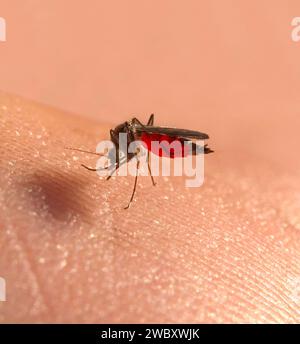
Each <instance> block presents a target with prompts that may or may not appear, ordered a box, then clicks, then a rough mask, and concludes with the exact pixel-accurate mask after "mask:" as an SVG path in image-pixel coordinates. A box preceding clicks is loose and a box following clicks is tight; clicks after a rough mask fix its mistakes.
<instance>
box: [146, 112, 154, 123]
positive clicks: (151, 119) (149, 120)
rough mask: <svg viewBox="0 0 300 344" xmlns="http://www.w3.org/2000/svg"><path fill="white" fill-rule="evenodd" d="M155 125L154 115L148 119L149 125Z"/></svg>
mask: <svg viewBox="0 0 300 344" xmlns="http://www.w3.org/2000/svg"><path fill="white" fill-rule="evenodd" d="M153 123H154V113H152V114H151V116H150V117H149V119H148V122H147V125H153Z"/></svg>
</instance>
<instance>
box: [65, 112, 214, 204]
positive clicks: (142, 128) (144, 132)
mask: <svg viewBox="0 0 300 344" xmlns="http://www.w3.org/2000/svg"><path fill="white" fill-rule="evenodd" d="M120 133H125V134H127V152H126V153H127V154H125V156H124V157H121V158H120V156H119V150H120V149H121V148H120V145H119V134H120ZM208 138H209V136H208V135H207V134H205V133H201V132H199V131H194V130H187V129H177V128H169V127H160V126H155V125H154V114H151V116H150V117H149V119H148V122H147V124H143V123H141V122H140V121H139V120H138V119H137V118H136V117H134V118H132V119H131V120H129V121H126V122H124V123H121V124H119V125H118V126H116V127H115V129H111V130H110V139H111V141H112V142H113V143H114V145H115V147H116V162H115V164H114V166H113V167H112V166H108V167H105V169H111V170H112V172H111V173H110V174H109V175H108V176H107V178H106V180H109V179H110V178H111V177H112V175H113V174H114V173H115V172H116V171H117V170H118V169H119V168H120V166H122V165H123V164H125V163H128V162H129V161H130V160H132V159H133V158H134V157H135V156H137V154H138V150H137V151H136V152H134V153H130V152H128V147H129V145H130V144H131V143H132V142H134V141H136V140H140V141H142V142H143V143H144V144H145V146H146V148H147V150H148V157H147V164H148V170H149V174H150V177H151V181H152V184H153V186H155V185H156V183H155V181H154V178H153V175H152V172H151V167H150V163H149V153H150V152H152V153H154V154H157V155H159V156H161V157H162V156H168V157H169V158H171V159H173V158H176V157H185V156H187V155H188V154H192V155H196V154H198V153H199V150H198V149H197V144H196V143H195V142H192V141H191V140H193V139H194V140H195V139H196V140H207V139H208ZM153 141H157V142H159V143H162V142H167V143H169V144H171V143H172V142H174V141H178V142H179V143H180V145H181V147H182V150H181V153H180V155H178V154H176V152H175V151H174V150H168V151H167V152H165V151H164V149H163V146H162V147H161V148H162V149H159V150H158V151H154V150H153V148H152V145H151V143H152V142H153ZM185 142H189V143H190V144H191V145H190V146H189V147H190V149H189V150H186V149H185V148H186V147H187V146H185V145H184V144H185ZM67 149H72V150H76V151H80V152H84V153H92V154H96V155H102V154H99V153H94V152H89V151H85V150H82V149H77V148H67ZM202 152H203V153H204V154H208V153H212V152H213V150H211V149H210V148H209V147H208V145H207V144H205V145H204V147H203V150H202ZM81 166H82V167H84V168H85V169H87V170H89V171H93V172H96V171H99V170H102V169H103V168H92V167H89V166H86V165H84V164H81ZM139 168H140V160H139V159H137V163H136V175H135V180H134V186H133V190H132V194H131V197H130V199H129V202H128V204H127V206H126V207H125V208H124V209H128V208H129V207H130V205H131V203H132V201H133V199H134V195H135V192H136V186H137V180H138V174H139Z"/></svg>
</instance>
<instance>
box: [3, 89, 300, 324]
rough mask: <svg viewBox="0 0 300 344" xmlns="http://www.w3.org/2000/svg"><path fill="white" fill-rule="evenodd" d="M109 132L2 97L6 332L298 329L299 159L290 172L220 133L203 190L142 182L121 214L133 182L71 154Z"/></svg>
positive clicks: (168, 181)
mask: <svg viewBox="0 0 300 344" xmlns="http://www.w3.org/2000/svg"><path fill="white" fill-rule="evenodd" d="M140 119H141V120H143V118H140ZM146 119H147V118H145V119H144V121H146ZM211 121H212V122H213V118H212V119H211ZM231 125H232V127H234V126H235V124H233V123H232V124H231ZM110 127H113V125H103V124H101V123H97V122H93V121H91V120H87V119H85V118H84V117H78V116H75V115H72V114H70V113H64V112H62V111H58V110H55V109H53V108H50V107H46V106H43V105H39V104H36V103H32V102H30V101H26V100H23V99H21V98H19V97H15V96H10V95H7V94H1V96H0V128H1V138H0V156H1V159H0V168H1V175H0V224H1V227H0V271H1V275H2V277H5V279H6V283H7V301H6V302H1V303H0V320H1V322H101V323H102V322H126V323H129V322H162V323H166V322H209V323H210V322H276V323H277V322H299V321H300V314H299V301H300V293H299V291H300V278H299V277H300V253H299V252H300V232H299V231H300V215H299V214H300V211H299V210H300V198H299V191H300V186H299V176H297V175H296V174H295V173H294V168H293V166H294V165H296V164H297V163H298V162H297V161H295V160H293V161H292V159H291V157H292V155H293V154H294V153H293V151H290V152H289V151H288V152H287V154H288V155H289V159H287V158H286V157H285V159H286V161H290V164H285V167H284V168H283V166H280V164H278V163H277V162H276V159H275V158H276V154H274V155H272V152H273V150H270V151H269V152H268V155H269V159H266V158H265V157H262V155H261V154H258V153H257V149H256V148H254V146H253V145H249V144H246V143H245V144H243V142H244V141H243V140H242V139H240V135H239V134H238V128H236V133H237V136H238V137H239V139H237V140H239V143H240V144H239V145H238V144H237V142H236V145H235V147H236V149H235V150H234V151H233V150H232V149H230V148H229V147H231V145H232V142H231V140H233V138H232V136H228V135H227V134H226V133H225V132H224V131H223V130H222V128H220V127H216V129H215V131H214V132H209V134H210V135H211V137H212V138H215V139H212V140H210V141H209V144H210V146H211V147H212V148H214V149H215V150H216V152H215V153H213V154H210V155H208V156H207V157H206V159H205V182H204V185H203V186H202V187H200V188H194V189H192V188H186V187H185V186H184V178H181V177H170V178H163V177H158V178H156V182H157V185H156V186H155V187H153V186H152V185H151V180H149V179H150V178H146V177H141V178H140V179H139V183H138V187H137V195H136V198H135V201H134V202H133V204H132V206H131V208H130V209H129V210H124V209H123V207H124V205H126V202H127V201H128V198H129V197H130V193H131V191H132V186H133V177H120V178H112V179H111V180H110V181H105V180H104V179H101V178H99V177H98V176H97V175H96V174H95V173H93V172H90V171H87V170H85V169H84V168H82V167H81V166H80V164H81V163H85V164H88V165H94V164H95V161H96V159H97V157H94V156H92V155H88V154H84V153H79V152H76V151H74V152H73V151H69V150H65V149H64V147H66V146H72V147H77V148H83V149H88V150H89V149H91V150H94V147H95V145H96V144H97V143H98V141H100V140H101V139H104V138H105V139H107V138H108V133H109V128H110ZM196 128H197V129H198V128H199V130H202V131H204V132H205V131H207V130H206V128H205V127H200V124H199V123H195V129H196ZM274 128H275V125H274ZM281 128H282V127H281ZM286 130H289V125H286ZM294 139H295V138H294ZM264 140H265V141H264ZM264 140H262V139H261V142H260V143H261V147H262V146H263V144H264V142H266V147H268V142H267V141H268V138H267V137H266V138H265V139H264ZM295 140H296V139H295ZM297 140H298V141H299V139H298V138H297ZM298 141H297V143H298V144H299V142H298ZM219 147H220V148H219ZM218 148H219V150H218ZM266 149H267V148H266ZM264 153H265V154H266V152H264Z"/></svg>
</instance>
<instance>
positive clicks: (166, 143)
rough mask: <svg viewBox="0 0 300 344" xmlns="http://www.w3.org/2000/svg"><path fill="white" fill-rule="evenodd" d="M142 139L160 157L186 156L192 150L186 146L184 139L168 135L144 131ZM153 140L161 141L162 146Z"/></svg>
mask: <svg viewBox="0 0 300 344" xmlns="http://www.w3.org/2000/svg"><path fill="white" fill-rule="evenodd" d="M141 141H143V143H144V145H145V147H146V148H147V149H148V150H149V151H151V152H152V153H153V154H156V155H158V156H160V157H166V158H171V159H174V158H179V157H185V156H187V155H188V154H189V152H190V147H189V146H184V141H183V140H181V139H179V138H176V137H171V136H168V135H161V134H148V133H143V134H142V135H141ZM153 141H157V142H159V143H160V146H158V145H157V146H156V145H154V144H152V142H153ZM171 144H172V145H171ZM170 145H171V147H170Z"/></svg>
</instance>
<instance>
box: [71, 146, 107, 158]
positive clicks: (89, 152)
mask: <svg viewBox="0 0 300 344" xmlns="http://www.w3.org/2000/svg"><path fill="white" fill-rule="evenodd" d="M65 149H69V150H73V151H77V152H81V153H88V154H94V155H99V156H104V155H105V154H103V153H96V152H91V151H87V150H84V149H79V148H72V147H65Z"/></svg>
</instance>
